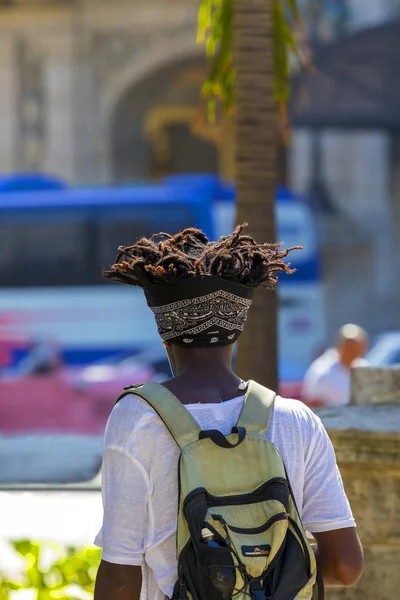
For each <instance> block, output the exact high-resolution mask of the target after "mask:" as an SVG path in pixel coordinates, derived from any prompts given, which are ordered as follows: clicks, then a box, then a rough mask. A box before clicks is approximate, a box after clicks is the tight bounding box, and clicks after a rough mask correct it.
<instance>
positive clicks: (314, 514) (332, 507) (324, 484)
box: [302, 411, 355, 533]
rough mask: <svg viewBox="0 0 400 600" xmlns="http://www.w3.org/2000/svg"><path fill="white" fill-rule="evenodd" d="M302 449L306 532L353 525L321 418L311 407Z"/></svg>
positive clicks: (303, 512)
mask: <svg viewBox="0 0 400 600" xmlns="http://www.w3.org/2000/svg"><path fill="white" fill-rule="evenodd" d="M309 414H310V432H309V434H310V437H309V442H308V446H306V452H305V477H304V494H303V511H302V517H303V524H304V527H305V528H306V530H307V531H309V532H310V533H322V532H324V531H332V530H334V529H344V528H346V527H354V526H355V521H354V518H353V515H352V512H351V508H350V504H349V501H348V499H347V496H346V493H345V491H344V487H343V481H342V477H341V475H340V472H339V469H338V466H337V464H336V457H335V451H334V449H333V446H332V443H331V441H330V439H329V436H328V434H327V432H326V430H325V428H324V426H323V424H322V422H321V420H320V419H319V418H318V417H317V416H316V415H314V414H313V413H312V412H311V411H310V412H309Z"/></svg>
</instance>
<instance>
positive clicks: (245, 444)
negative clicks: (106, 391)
mask: <svg viewBox="0 0 400 600" xmlns="http://www.w3.org/2000/svg"><path fill="white" fill-rule="evenodd" d="M125 390H126V391H125V393H124V394H122V396H121V397H120V398H122V397H124V396H125V395H126V394H129V393H133V394H135V395H137V396H139V397H140V398H142V399H143V400H145V401H146V402H147V403H148V404H149V405H150V406H151V407H152V408H153V409H154V410H155V411H156V412H157V413H158V415H159V417H160V418H161V419H162V421H163V422H164V424H165V425H166V427H167V428H168V430H169V432H170V434H171V436H172V437H173V438H174V440H175V442H176V443H177V444H178V446H179V448H180V450H181V454H180V459H179V466H178V481H179V508H178V526H177V558H178V575H177V582H176V585H175V588H174V592H173V595H172V600H230V599H231V598H233V599H235V600H249V598H250V599H253V600H322V599H323V595H324V592H323V585H322V580H321V578H320V577H319V576H318V573H317V566H316V560H315V556H314V552H313V550H312V548H311V545H310V543H309V541H308V539H307V536H306V533H305V531H304V529H303V526H302V523H301V520H300V517H299V513H298V511H297V508H296V505H295V500H294V497H293V493H292V490H291V487H290V483H289V480H288V477H287V475H286V470H285V466H284V464H283V460H282V458H281V456H280V454H279V451H278V450H277V448H276V447H275V446H274V445H273V444H272V443H271V442H270V441H268V440H267V438H266V431H267V427H268V422H269V417H270V415H271V411H272V409H273V406H274V401H275V393H273V392H271V391H270V390H268V389H266V388H263V387H262V386H260V385H258V384H257V383H255V382H253V381H251V382H249V385H248V388H247V393H246V395H245V398H244V403H243V408H242V412H241V415H240V418H239V421H238V423H237V425H236V426H235V427H234V428H233V429H232V432H231V434H230V435H227V436H224V435H223V434H222V433H221V432H220V431H218V430H214V429H212V430H208V431H201V430H200V428H199V426H198V424H197V422H196V421H195V419H194V418H193V417H192V415H191V414H190V413H189V411H188V410H187V409H186V408H185V406H184V405H183V404H181V402H179V400H178V399H177V398H176V397H175V396H174V395H173V394H172V393H171V392H170V391H169V390H167V388H165V387H164V386H162V385H160V384H157V383H146V384H143V385H136V386H130V387H128V388H125ZM120 398H119V399H120Z"/></svg>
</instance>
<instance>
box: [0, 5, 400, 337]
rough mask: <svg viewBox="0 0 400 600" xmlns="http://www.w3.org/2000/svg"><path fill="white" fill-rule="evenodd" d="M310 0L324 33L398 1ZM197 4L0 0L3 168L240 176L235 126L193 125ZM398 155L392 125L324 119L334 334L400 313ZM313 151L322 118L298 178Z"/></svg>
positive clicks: (301, 134)
mask: <svg viewBox="0 0 400 600" xmlns="http://www.w3.org/2000/svg"><path fill="white" fill-rule="evenodd" d="M300 2H301V4H302V5H303V10H304V11H305V13H306V14H308V18H309V19H310V21H312V19H313V18H314V21H315V23H316V24H317V25H318V27H316V31H317V30H318V35H320V36H321V38H323V39H324V40H329V39H332V38H334V37H335V35H338V34H343V33H344V32H351V31H354V30H356V29H357V28H361V27H366V26H372V25H374V24H376V23H379V22H380V21H383V20H385V19H387V18H390V16H391V15H392V14H393V11H395V10H396V9H397V8H398V7H399V4H400V2H399V1H398V0H368V1H367V2H366V1H365V0H347V2H346V1H345V0H325V7H326V11H325V13H322V16H321V14H318V15H317V17H315V14H316V13H315V11H317V12H318V11H319V10H320V7H321V4H322V3H321V0H318V1H317V2H315V0H300ZM197 8H198V2H197V0H196V1H194V0H154V1H152V2H151V3H150V2H149V3H143V2H138V1H137V0H113V2H106V1H105V0H75V1H68V0H52V1H51V0H2V1H1V0H0V86H1V90H2V93H1V94H0V132H1V135H0V165H1V166H0V169H1V171H2V172H3V173H4V172H15V171H21V170H24V171H35V170H39V171H44V172H49V173H52V174H54V175H58V176H61V177H62V178H64V179H66V180H68V181H70V182H75V183H108V182H123V181H128V180H130V181H132V180H135V179H147V178H149V177H150V178H151V177H159V176H162V175H165V174H169V173H175V172H195V171H200V172H219V173H220V174H222V175H223V176H226V177H232V175H233V170H232V169H233V151H232V146H233V144H232V139H233V138H232V132H231V131H230V130H229V128H228V129H227V130H226V131H224V135H223V140H222V143H217V142H215V141H212V140H211V139H206V140H204V139H203V140H201V139H198V138H197V137H196V136H194V135H193V134H192V131H191V124H192V122H193V118H194V116H195V114H196V108H197V104H198V97H199V90H200V87H201V83H202V81H203V80H204V76H205V73H206V64H205V59H204V48H203V47H202V46H201V45H200V46H199V45H197V44H196V27H197V23H196V21H197ZM307 11H308V13H307ZM399 155H400V151H399V144H397V145H396V144H393V143H392V140H391V139H390V137H389V136H388V134H387V133H386V132H382V131H379V130H376V131H368V132H356V133H354V132H345V131H340V130H335V131H333V130H331V131H324V132H323V133H322V141H321V160H320V163H321V165H322V168H323V171H324V179H325V184H326V186H327V188H328V189H329V195H330V198H331V201H332V203H333V206H334V208H335V210H337V212H338V213H340V215H341V217H340V218H339V219H338V218H333V217H332V218H331V217H329V216H328V217H324V219H325V222H326V221H332V227H330V228H328V229H326V228H325V229H324V230H323V233H322V244H323V255H324V270H325V273H324V275H325V281H326V307H327V311H326V312H327V318H328V322H327V331H328V334H333V332H334V330H335V329H336V327H338V326H339V325H341V324H342V323H343V322H344V321H350V320H353V321H357V322H359V323H360V324H361V325H364V326H365V327H366V328H367V329H368V330H370V331H371V330H372V333H376V332H379V331H382V330H384V329H388V328H389V329H390V328H393V326H394V323H395V321H396V318H397V317H396V315H397V307H396V301H397V298H398V295H399V292H400V283H399V282H398V281H397V280H399V279H400V278H399V277H398V275H396V256H398V255H399V250H400V247H399V242H398V240H399V239H400V231H399V229H400V225H399V223H400V215H399V212H400V209H399V208H398V206H399V201H398V198H397V194H398V192H396V189H398V187H399V184H400V181H399V180H400V156H399ZM312 156H313V149H312V135H311V134H310V132H309V131H308V130H306V129H301V130H296V131H294V133H293V143H292V147H291V151H290V161H289V162H290V168H289V180H290V181H291V183H292V185H293V186H294V188H295V189H296V190H298V191H300V192H305V193H307V192H308V189H309V185H310V179H311V178H312V169H313V165H312ZM396 157H397V158H396ZM396 207H397V208H396ZM396 211H397V212H396ZM388 232H390V235H389V234H388ZM377 305H379V307H380V309H379V310H377V309H376V306H377ZM398 328H399V329H400V324H399V325H398Z"/></svg>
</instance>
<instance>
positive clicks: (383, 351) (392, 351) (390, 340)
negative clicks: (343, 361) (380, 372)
mask: <svg viewBox="0 0 400 600" xmlns="http://www.w3.org/2000/svg"><path fill="white" fill-rule="evenodd" d="M366 359H367V361H368V362H369V364H371V365H374V366H377V367H381V366H382V367H390V366H394V365H400V331H392V332H389V333H384V334H382V335H380V336H379V337H378V338H377V340H376V342H375V344H374V345H373V346H372V348H371V350H370V351H369V352H368V354H367V356H366Z"/></svg>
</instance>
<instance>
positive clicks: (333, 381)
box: [302, 325, 368, 408]
mask: <svg viewBox="0 0 400 600" xmlns="http://www.w3.org/2000/svg"><path fill="white" fill-rule="evenodd" d="M367 350H368V335H367V333H366V332H365V331H364V329H362V328H361V327H359V326H358V325H344V327H342V328H341V329H340V330H339V332H338V335H337V342H336V347H335V348H328V349H327V350H326V351H325V352H324V353H323V354H322V356H320V357H319V358H317V359H316V360H315V361H314V362H313V363H312V365H311V366H310V368H309V369H308V371H307V373H306V376H305V378H304V383H303V393H302V397H303V399H304V401H305V402H306V404H308V405H309V406H311V407H315V408H317V407H322V406H345V405H346V404H348V403H349V401H350V369H351V368H352V367H360V366H365V365H366V364H367V362H366V361H365V360H364V356H365V354H366V352H367Z"/></svg>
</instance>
